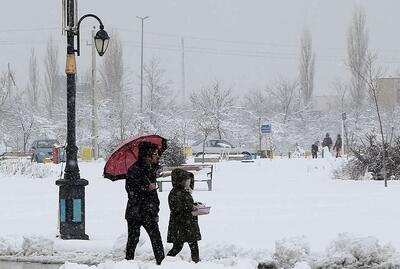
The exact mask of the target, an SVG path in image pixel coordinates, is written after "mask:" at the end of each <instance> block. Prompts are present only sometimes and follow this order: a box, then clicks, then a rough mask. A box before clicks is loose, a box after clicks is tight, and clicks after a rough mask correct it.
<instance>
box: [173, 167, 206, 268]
mask: <svg viewBox="0 0 400 269" xmlns="http://www.w3.org/2000/svg"><path fill="white" fill-rule="evenodd" d="M171 179H172V190H171V192H170V193H169V195H168V204H169V208H170V211H171V213H170V219H169V225H168V236H167V242H168V243H173V247H172V249H171V250H170V251H169V252H168V254H167V255H168V256H176V255H177V254H178V253H179V252H180V251H181V250H182V248H183V244H184V243H185V242H187V243H188V244H189V248H190V252H191V256H192V261H194V262H196V263H197V262H199V261H200V257H199V246H198V244H197V241H199V240H201V234H200V228H199V225H198V221H197V217H195V216H193V215H192V211H193V206H194V201H193V198H192V195H191V194H190V192H189V188H190V183H191V179H190V174H189V173H188V172H186V171H185V170H183V169H179V168H178V169H174V170H173V171H172V174H171Z"/></svg>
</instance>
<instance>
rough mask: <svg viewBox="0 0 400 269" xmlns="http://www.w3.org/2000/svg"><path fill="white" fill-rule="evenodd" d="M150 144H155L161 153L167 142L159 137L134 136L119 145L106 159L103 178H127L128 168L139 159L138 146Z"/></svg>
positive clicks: (113, 179)
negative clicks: (144, 143) (145, 143)
mask: <svg viewBox="0 0 400 269" xmlns="http://www.w3.org/2000/svg"><path fill="white" fill-rule="evenodd" d="M141 142H150V143H153V144H156V145H157V146H158V148H159V149H160V151H161V153H162V152H163V151H164V150H165V149H166V148H167V140H166V139H165V138H163V137H161V136H159V135H145V136H136V137H133V138H131V139H128V140H127V141H125V142H123V143H122V144H121V145H119V146H118V147H117V148H116V149H115V150H114V151H113V152H112V153H111V155H110V157H109V158H108V160H107V162H106V164H105V166H104V173H103V176H104V177H105V178H108V179H111V180H112V181H115V180H118V179H124V178H126V177H127V175H126V174H127V172H128V169H129V167H130V166H131V165H132V164H134V163H135V162H136V161H137V160H138V157H139V144H140V143H141Z"/></svg>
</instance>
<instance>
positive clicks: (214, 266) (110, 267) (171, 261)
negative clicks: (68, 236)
mask: <svg viewBox="0 0 400 269" xmlns="http://www.w3.org/2000/svg"><path fill="white" fill-rule="evenodd" d="M256 267H257V262H255V261H253V260H249V259H240V260H235V261H233V262H232V264H231V265H225V264H220V263H216V262H200V263H197V264H195V263H193V262H186V261H181V260H179V259H178V258H175V257H166V258H165V260H164V261H163V262H162V264H161V265H160V266H158V265H156V264H155V263H151V264H149V263H145V262H141V261H127V260H123V261H120V262H113V261H107V262H105V263H101V264H99V265H97V266H94V265H93V266H88V265H80V264H75V263H65V264H64V265H62V266H61V267H60V269H249V268H256Z"/></svg>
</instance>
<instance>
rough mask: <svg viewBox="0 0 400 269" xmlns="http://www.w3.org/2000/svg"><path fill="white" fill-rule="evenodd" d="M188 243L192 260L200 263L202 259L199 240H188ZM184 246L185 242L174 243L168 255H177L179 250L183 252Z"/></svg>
mask: <svg viewBox="0 0 400 269" xmlns="http://www.w3.org/2000/svg"><path fill="white" fill-rule="evenodd" d="M188 244H189V248H190V253H191V256H192V261H194V262H195V263H198V262H199V261H200V255H199V245H198V244H197V241H195V242H188ZM182 248H183V242H179V243H174V244H173V245H172V248H171V250H170V251H169V252H168V254H167V256H173V257H175V256H176V255H177V254H178V253H179V252H181V250H182Z"/></svg>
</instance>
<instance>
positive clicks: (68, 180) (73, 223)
mask: <svg viewBox="0 0 400 269" xmlns="http://www.w3.org/2000/svg"><path fill="white" fill-rule="evenodd" d="M75 2H76V0H67V3H66V8H67V12H66V15H67V24H66V25H67V27H66V29H65V31H66V32H67V61H66V66H65V73H66V74H67V147H66V155H67V158H66V164H65V171H64V178H63V179H59V180H57V181H56V185H58V186H60V191H59V223H60V237H61V239H84V240H88V239H89V236H88V235H86V234H85V186H86V185H88V184H89V182H88V181H87V180H86V179H83V178H81V177H80V175H79V167H78V159H77V152H78V147H77V146H76V130H75V124H76V120H75V97H76V61H75V52H77V54H78V56H79V55H80V40H79V39H80V36H79V26H80V24H81V22H82V20H83V19H84V18H86V17H92V18H95V19H96V20H97V21H98V22H99V24H100V30H99V31H98V32H97V34H96V37H95V40H94V42H95V43H96V49H97V52H98V53H99V55H100V56H102V55H103V54H104V52H105V51H106V50H107V47H108V42H109V39H110V37H109V36H108V34H107V32H106V31H104V26H103V23H102V22H101V20H100V19H99V18H98V17H97V16H96V15H93V14H87V15H84V16H83V17H81V18H80V19H79V21H78V24H77V26H76V27H75V25H74V23H75ZM75 36H77V49H75V46H74V43H75V42H74V41H75Z"/></svg>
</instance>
